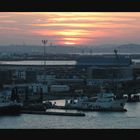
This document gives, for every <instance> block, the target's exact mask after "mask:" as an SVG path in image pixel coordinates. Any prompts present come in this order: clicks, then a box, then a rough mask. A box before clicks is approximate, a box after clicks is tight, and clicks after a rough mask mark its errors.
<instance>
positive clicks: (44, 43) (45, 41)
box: [42, 40, 48, 83]
mask: <svg viewBox="0 0 140 140" xmlns="http://www.w3.org/2000/svg"><path fill="white" fill-rule="evenodd" d="M47 42H48V40H42V43H43V45H44V83H45V74H46V72H45V68H46V60H45V59H46V44H47Z"/></svg>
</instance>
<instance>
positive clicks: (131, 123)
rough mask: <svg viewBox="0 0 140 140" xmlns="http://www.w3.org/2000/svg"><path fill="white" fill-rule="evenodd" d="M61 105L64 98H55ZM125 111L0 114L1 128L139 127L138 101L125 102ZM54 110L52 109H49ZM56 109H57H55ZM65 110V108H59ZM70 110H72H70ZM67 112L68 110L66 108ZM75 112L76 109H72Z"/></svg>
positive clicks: (139, 111)
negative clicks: (71, 114)
mask: <svg viewBox="0 0 140 140" xmlns="http://www.w3.org/2000/svg"><path fill="white" fill-rule="evenodd" d="M56 103H57V104H58V105H63V104H64V100H57V101H56ZM125 108H126V109H127V112H84V113H85V114H86V116H84V117H79V116H78V117H77V116H55V115H35V114H21V115H19V116H0V128H1V129H30V128H31V129H64V128H65V129H73V128H77V129H108V128H109V129H137V128H140V121H139V120H140V102H137V103H126V105H125ZM51 111H54V110H51ZM57 111H58V110H57ZM59 111H62V112H65V110H59ZM71 111H72V110H71ZM67 112H70V111H68V110H67ZM73 112H76V110H73Z"/></svg>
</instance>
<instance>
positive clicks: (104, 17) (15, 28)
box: [0, 12, 140, 46]
mask: <svg viewBox="0 0 140 140" xmlns="http://www.w3.org/2000/svg"><path fill="white" fill-rule="evenodd" d="M42 39H46V40H48V44H50V43H52V44H53V45H84V46H85V45H87V46H88V45H90V46H94V45H102V44H125V43H139V44H140V12H114V13H113V12H112V13H111V12H99V13H96V12H80V13H79V12H39V13H38V12H32V13H31V12H1V13H0V45H10V44H26V45H28V44H30V45H40V44H41V40H42Z"/></svg>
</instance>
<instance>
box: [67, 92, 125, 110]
mask: <svg viewBox="0 0 140 140" xmlns="http://www.w3.org/2000/svg"><path fill="white" fill-rule="evenodd" d="M126 102H127V99H126V98H117V96H115V94H113V93H112V92H103V91H102V92H100V93H98V94H97V96H96V97H93V98H91V97H90V98H88V97H87V96H84V97H79V98H77V99H70V100H65V109H77V110H89V111H127V109H125V108H124V106H125V103H126Z"/></svg>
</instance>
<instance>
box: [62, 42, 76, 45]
mask: <svg viewBox="0 0 140 140" xmlns="http://www.w3.org/2000/svg"><path fill="white" fill-rule="evenodd" d="M64 44H65V45H75V44H76V43H75V42H64Z"/></svg>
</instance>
